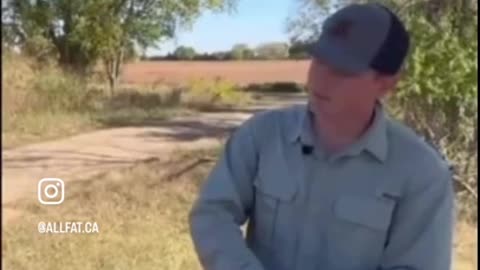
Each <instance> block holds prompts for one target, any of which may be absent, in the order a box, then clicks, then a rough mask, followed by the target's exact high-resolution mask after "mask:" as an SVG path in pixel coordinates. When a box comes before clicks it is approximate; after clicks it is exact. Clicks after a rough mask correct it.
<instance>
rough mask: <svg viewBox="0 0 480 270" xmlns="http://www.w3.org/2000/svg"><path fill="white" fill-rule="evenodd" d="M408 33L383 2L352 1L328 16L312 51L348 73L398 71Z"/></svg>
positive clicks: (316, 55) (405, 47) (407, 45)
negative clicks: (361, 2) (363, 2)
mask: <svg viewBox="0 0 480 270" xmlns="http://www.w3.org/2000/svg"><path fill="white" fill-rule="evenodd" d="M409 39H410V38H409V34H408V32H407V31H406V29H405V26H404V25H403V23H402V22H401V21H400V19H398V17H397V16H396V15H395V14H394V13H393V12H392V11H390V10H389V9H388V8H386V7H385V6H382V5H380V4H352V5H349V6H347V7H344V8H342V9H340V10H338V11H337V12H335V13H334V14H332V15H331V16H329V17H328V18H327V19H326V20H325V22H324V24H323V28H322V33H321V35H320V37H319V39H318V40H317V41H316V42H314V43H313V44H312V45H311V46H310V48H309V53H310V55H311V56H312V57H314V58H320V59H322V60H324V61H325V62H326V63H328V64H330V65H332V66H334V67H336V68H338V69H339V70H342V71H345V72H349V73H353V74H356V73H361V72H363V71H367V70H375V71H377V72H380V73H382V74H390V75H393V74H395V73H397V72H398V71H399V70H400V68H401V66H402V65H403V62H404V60H405V58H406V55H407V52H408V49H409V43H410V40H409Z"/></svg>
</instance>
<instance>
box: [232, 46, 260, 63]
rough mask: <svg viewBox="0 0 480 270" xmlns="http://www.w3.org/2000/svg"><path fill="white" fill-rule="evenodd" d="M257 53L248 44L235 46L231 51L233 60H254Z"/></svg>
mask: <svg viewBox="0 0 480 270" xmlns="http://www.w3.org/2000/svg"><path fill="white" fill-rule="evenodd" d="M254 56H255V53H254V52H253V51H252V50H251V49H250V48H249V47H248V45H246V44H237V45H234V46H233V48H232V50H231V51H230V58H231V59H233V60H243V59H252V58H253V57H254Z"/></svg>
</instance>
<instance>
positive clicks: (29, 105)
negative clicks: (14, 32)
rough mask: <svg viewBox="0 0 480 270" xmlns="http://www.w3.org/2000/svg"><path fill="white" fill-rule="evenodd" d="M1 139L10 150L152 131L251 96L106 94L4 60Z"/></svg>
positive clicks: (187, 91) (230, 91)
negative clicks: (144, 128) (97, 133)
mask: <svg viewBox="0 0 480 270" xmlns="http://www.w3.org/2000/svg"><path fill="white" fill-rule="evenodd" d="M2 68H3V70H4V73H3V74H2V85H3V91H2V105H3V106H2V120H3V123H4V124H3V126H2V139H3V147H4V148H11V147H16V146H21V145H24V144H28V143H34V142H39V141H43V140H48V139H56V138H61V137H65V136H70V135H74V134H77V133H81V132H86V131H91V130H95V129H99V128H109V127H119V126H138V125H154V124H156V123H158V122H159V121H162V120H165V119H168V118H171V117H173V116H176V115H180V114H188V113H192V112H193V111H199V110H204V109H208V108H224V107H234V106H238V105H240V106H241V105H243V104H246V103H247V102H248V101H249V94H248V93H245V92H242V91H239V90H240V89H239V88H237V87H235V85H233V84H232V83H230V82H228V81H224V80H219V79H216V80H210V81H208V80H192V81H190V82H188V83H187V84H186V86H184V87H182V88H175V87H169V86H166V85H163V84H159V83H152V84H143V85H120V87H119V89H118V90H117V91H116V92H115V93H114V94H113V95H110V94H107V93H108V92H109V91H107V90H106V87H105V85H104V84H101V82H99V80H98V79H95V78H93V77H92V78H80V77H78V76H76V75H74V74H69V73H65V72H64V71H62V70H60V69H59V68H58V67H56V66H53V65H46V66H39V65H38V63H35V62H32V61H31V60H30V59H28V58H23V57H21V56H15V55H2Z"/></svg>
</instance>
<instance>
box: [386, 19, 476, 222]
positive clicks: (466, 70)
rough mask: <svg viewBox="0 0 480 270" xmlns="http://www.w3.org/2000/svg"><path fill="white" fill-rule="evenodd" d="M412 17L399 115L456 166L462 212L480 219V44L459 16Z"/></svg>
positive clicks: (401, 85)
mask: <svg viewBox="0 0 480 270" xmlns="http://www.w3.org/2000/svg"><path fill="white" fill-rule="evenodd" d="M409 16H410V17H408V18H407V19H406V21H407V24H408V28H409V29H412V40H413V41H414V44H413V48H412V50H411V55H410V59H409V62H408V64H407V69H406V70H407V74H406V77H405V78H404V80H403V81H402V82H401V83H400V85H399V90H400V91H399V93H398V95H397V96H396V97H395V100H394V102H395V104H396V106H397V113H398V116H399V118H401V119H403V120H404V121H405V122H406V123H407V124H409V125H410V126H412V127H414V128H415V129H416V130H417V131H418V132H419V133H421V134H422V135H423V136H425V138H426V140H427V141H428V142H430V143H431V144H432V145H433V146H435V147H436V148H437V149H438V150H439V151H440V152H441V154H442V155H444V156H445V157H446V158H447V159H448V160H449V161H450V162H451V164H452V165H453V170H454V175H455V176H454V178H455V185H456V188H457V191H458V193H457V194H458V199H459V200H460V202H461V203H460V204H459V205H460V213H461V215H462V216H464V217H468V218H469V219H473V220H476V219H477V217H476V213H477V211H476V204H477V203H476V201H477V195H476V194H477V161H476V160H477V132H478V131H477V128H478V126H477V112H478V104H477V89H478V88H477V83H478V77H477V76H478V75H477V69H478V63H477V49H478V41H477V38H474V39H472V38H471V37H468V36H464V35H460V34H459V33H458V32H459V31H457V29H458V28H457V27H456V26H455V25H454V24H453V23H452V21H453V20H452V18H451V16H455V14H449V15H447V16H444V17H442V18H441V19H440V21H437V22H436V23H435V25H434V24H433V23H430V22H429V21H428V20H427V19H425V17H424V16H423V15H421V14H409ZM471 23H472V24H475V26H476V25H477V20H476V18H473V20H472V21H471Z"/></svg>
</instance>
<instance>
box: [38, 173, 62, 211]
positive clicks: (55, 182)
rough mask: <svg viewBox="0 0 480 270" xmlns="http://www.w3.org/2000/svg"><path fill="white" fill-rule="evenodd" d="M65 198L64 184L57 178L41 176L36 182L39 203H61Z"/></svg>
mask: <svg viewBox="0 0 480 270" xmlns="http://www.w3.org/2000/svg"><path fill="white" fill-rule="evenodd" d="M64 199H65V184H64V183H63V180H62V179H59V178H43V179H42V180H40V181H39V182H38V201H39V202H40V203H41V204H46V205H56V204H61V203H62V202H63V200H64Z"/></svg>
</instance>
